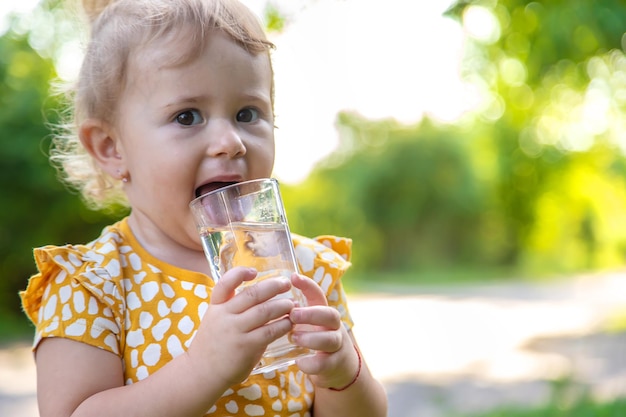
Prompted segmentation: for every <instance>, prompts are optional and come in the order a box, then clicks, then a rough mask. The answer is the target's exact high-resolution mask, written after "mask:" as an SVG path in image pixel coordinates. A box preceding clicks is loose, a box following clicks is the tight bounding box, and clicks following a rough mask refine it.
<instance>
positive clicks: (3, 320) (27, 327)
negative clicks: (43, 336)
mask: <svg viewBox="0 0 626 417" xmlns="http://www.w3.org/2000/svg"><path fill="white" fill-rule="evenodd" d="M34 333H35V328H34V326H33V325H32V324H31V323H30V321H29V320H28V319H27V318H26V316H20V315H17V314H13V313H2V312H0V347H2V346H7V345H10V344H13V343H18V342H20V343H22V342H27V343H28V342H30V341H31V340H32V338H33V335H34Z"/></svg>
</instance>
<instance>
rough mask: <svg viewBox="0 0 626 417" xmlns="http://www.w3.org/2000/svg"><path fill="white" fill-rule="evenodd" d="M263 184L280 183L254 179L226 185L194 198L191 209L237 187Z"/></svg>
mask: <svg viewBox="0 0 626 417" xmlns="http://www.w3.org/2000/svg"><path fill="white" fill-rule="evenodd" d="M262 182H269V183H272V184H278V181H277V180H276V178H257V179H254V180H246V181H241V182H237V183H235V184H230V185H225V186H224V187H220V188H217V189H215V190H213V191H209V192H208V193H204V194H202V195H200V196H198V197H196V198H194V199H193V200H191V202H190V203H189V207H193V206H195V205H197V204H199V202H201V201H202V200H203V199H204V198H206V197H208V196H210V195H213V194H219V193H222V192H226V191H228V190H230V189H233V188H235V187H240V186H242V185H246V184H253V183H262Z"/></svg>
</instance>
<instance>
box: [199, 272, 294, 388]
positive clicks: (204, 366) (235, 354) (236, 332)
mask: <svg viewBox="0 0 626 417" xmlns="http://www.w3.org/2000/svg"><path fill="white" fill-rule="evenodd" d="M256 274H257V273H256V271H255V270H254V269H249V268H244V267H237V268H233V269H232V270H230V271H228V272H227V273H225V274H224V275H223V276H222V278H221V279H220V281H219V282H218V283H217V284H216V285H215V287H214V288H213V294H212V296H211V303H210V305H209V307H208V309H207V311H206V313H205V315H204V317H203V319H202V323H201V324H200V327H199V328H198V332H197V333H196V335H195V337H194V340H193V342H192V343H191V346H190V347H189V349H188V351H187V355H188V356H189V358H190V359H191V360H192V361H193V362H194V366H193V369H195V370H198V372H199V373H200V375H199V378H203V377H204V378H207V379H215V378H217V379H218V381H217V382H218V383H221V384H223V386H224V387H225V388H224V389H227V388H228V387H230V386H232V385H235V384H237V383H240V382H241V381H243V380H244V379H245V378H246V377H247V376H248V375H249V374H250V372H251V371H252V369H253V368H254V366H255V365H256V364H257V363H258V362H259V360H260V359H261V355H262V354H263V352H264V351H265V349H266V347H267V345H268V344H269V343H271V342H272V341H274V340H276V339H278V338H279V337H281V336H283V335H285V334H287V333H288V332H289V331H290V330H291V328H292V323H291V321H290V320H289V317H288V315H289V312H290V311H291V309H292V308H293V307H294V304H293V301H291V300H289V299H286V298H279V299H272V298H273V297H274V296H276V295H278V294H280V293H284V292H286V291H288V290H289V289H290V288H291V282H290V280H289V279H288V278H276V279H267V280H263V281H262V282H259V283H257V284H254V285H250V286H247V287H246V288H245V289H243V290H242V291H241V292H240V293H238V294H237V295H235V289H236V288H237V287H238V286H239V285H240V284H241V283H242V282H244V281H249V280H252V279H254V278H255V277H256ZM215 382H216V381H215V380H214V381H213V383H215Z"/></svg>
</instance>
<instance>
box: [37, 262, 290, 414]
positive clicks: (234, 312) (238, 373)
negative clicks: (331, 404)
mask: <svg viewBox="0 0 626 417" xmlns="http://www.w3.org/2000/svg"><path fill="white" fill-rule="evenodd" d="M255 275H256V272H254V271H251V270H248V269H246V268H236V269H233V270H231V271H229V273H227V274H224V276H223V277H222V280H220V283H219V284H217V285H216V286H215V288H214V290H213V295H212V298H211V304H210V306H209V308H208V309H207V311H206V313H205V316H204V318H203V320H202V323H201V325H200V327H199V329H198V332H197V333H196V336H195V337H194V340H193V342H192V344H191V346H190V347H189V350H188V351H187V352H185V353H183V354H181V355H180V356H178V357H176V358H175V359H173V360H172V361H171V362H169V363H168V364H167V365H165V366H164V367H163V368H161V369H160V370H159V371H157V372H155V373H154V374H152V375H150V376H149V377H148V378H146V379H144V380H142V381H140V382H137V383H135V384H131V385H124V377H123V369H122V361H121V360H120V358H119V357H118V356H117V355H115V354H113V353H110V352H108V351H105V350H102V349H99V348H97V347H94V346H90V345H87V344H84V343H81V342H77V341H72V340H69V339H63V338H49V339H45V340H43V341H42V342H41V343H40V344H39V347H38V349H37V353H36V362H37V380H38V381H37V391H38V401H39V410H40V415H41V417H48V416H54V417H66V416H125V417H134V416H151V417H152V416H155V415H158V416H175V417H184V416H201V415H204V414H205V413H206V412H207V411H208V410H209V408H210V407H211V406H212V405H213V404H214V403H215V402H216V401H217V400H218V399H219V398H220V396H221V395H222V394H223V393H224V391H226V390H227V389H228V388H229V387H230V386H232V385H234V384H236V383H239V382H241V381H242V380H244V379H245V378H246V377H247V376H248V374H249V373H250V371H251V370H252V368H253V367H254V365H255V364H256V363H258V361H259V359H260V357H261V354H262V353H263V351H264V350H265V347H266V346H267V344H268V343H270V342H271V341H273V340H275V339H276V338H277V337H280V336H282V335H284V334H286V333H287V332H289V330H291V327H292V324H291V322H290V320H289V319H288V318H285V316H286V315H287V314H289V311H290V310H291V309H292V308H293V303H292V301H291V300H288V299H284V298H281V299H277V300H272V298H273V297H274V296H275V295H277V294H280V293H282V292H285V291H287V290H288V289H289V288H290V286H291V284H290V283H289V281H288V280H284V279H283V280H280V279H272V280H265V281H263V282H260V283H259V284H257V285H253V286H250V287H248V288H246V289H245V290H243V291H242V292H241V293H239V294H238V295H236V296H233V294H234V290H235V288H236V287H237V286H238V285H239V284H240V283H241V282H242V281H244V280H249V279H252V278H253V277H254V276H255ZM281 317H282V318H281ZM215 335H219V337H215Z"/></svg>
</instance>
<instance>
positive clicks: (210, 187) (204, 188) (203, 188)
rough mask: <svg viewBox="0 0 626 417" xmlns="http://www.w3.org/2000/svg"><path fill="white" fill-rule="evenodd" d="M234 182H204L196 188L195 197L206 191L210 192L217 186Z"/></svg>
mask: <svg viewBox="0 0 626 417" xmlns="http://www.w3.org/2000/svg"><path fill="white" fill-rule="evenodd" d="M231 184H235V183H234V182H212V183H209V184H204V185H202V186H200V187H198V189H196V197H200V196H201V195H204V194H206V193H210V192H211V191H215V190H217V189H219V188H222V187H226V186H227V185H231Z"/></svg>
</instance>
